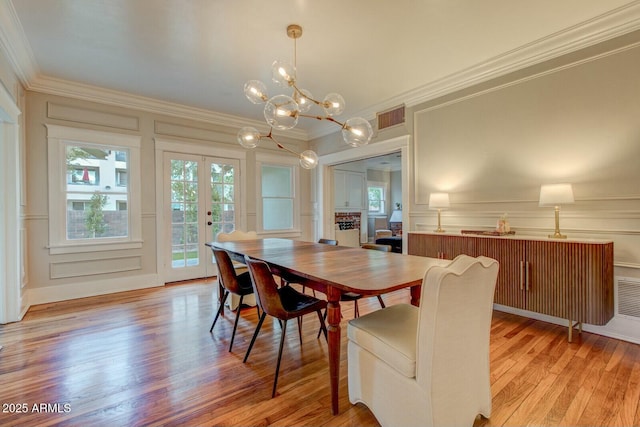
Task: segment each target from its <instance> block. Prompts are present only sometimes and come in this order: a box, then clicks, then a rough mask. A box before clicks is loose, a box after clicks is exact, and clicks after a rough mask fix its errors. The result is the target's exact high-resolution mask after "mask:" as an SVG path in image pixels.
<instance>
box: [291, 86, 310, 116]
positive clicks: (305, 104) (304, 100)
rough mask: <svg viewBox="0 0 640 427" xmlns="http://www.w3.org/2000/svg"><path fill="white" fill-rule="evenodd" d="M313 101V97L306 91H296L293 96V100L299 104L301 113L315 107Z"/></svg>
mask: <svg viewBox="0 0 640 427" xmlns="http://www.w3.org/2000/svg"><path fill="white" fill-rule="evenodd" d="M311 99H313V95H312V94H311V92H309V91H308V90H306V89H300V90H296V91H295V92H294V94H293V100H294V101H296V102H297V103H298V108H299V109H300V112H301V113H306V112H307V111H309V110H310V109H311V106H313V102H312V101H310V100H311Z"/></svg>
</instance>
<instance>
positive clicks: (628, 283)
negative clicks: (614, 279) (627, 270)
mask: <svg viewBox="0 0 640 427" xmlns="http://www.w3.org/2000/svg"><path fill="white" fill-rule="evenodd" d="M618 314H623V315H625V316H632V317H637V318H638V319H640V279H632V278H629V277H618Z"/></svg>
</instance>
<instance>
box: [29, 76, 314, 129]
mask: <svg viewBox="0 0 640 427" xmlns="http://www.w3.org/2000/svg"><path fill="white" fill-rule="evenodd" d="M27 89H28V90H31V91H35V92H41V93H47V94H50V95H58V96H65V97H69V98H75V99H80V100H84V101H91V102H97V103H100V104H107V105H114V106H117V107H122V108H128V109H136V110H142V111H146V112H150V113H156V114H161V115H165V116H172V117H179V118H184V119H190V120H197V121H201V122H206V123H210V124H214V125H219V126H225V127H238V128H241V127H244V126H254V127H256V128H258V129H260V128H265V127H266V126H267V125H266V124H265V122H262V121H257V120H250V119H247V118H244V117H239V116H233V115H231V114H224V113H220V112H216V111H211V110H206V109H203V108H196V107H190V106H187V105H182V104H176V103H173V102H167V101H162V100H158V99H154V98H148V97H144V96H139V95H133V94H131V93H127V92H121V91H116V90H112V89H105V88H101V87H97V86H92V85H87V84H83V83H78V82H72V81H68V80H63V79H57V78H53V77H46V76H38V77H37V78H35V79H34V80H33V81H31V82H30V83H29V85H28V86H27ZM274 134H276V135H277V134H278V133H277V132H274ZM282 136H287V137H289V138H292V139H298V140H303V141H306V140H307V139H308V134H307V132H306V131H304V130H301V129H291V130H288V131H287V132H286V134H282Z"/></svg>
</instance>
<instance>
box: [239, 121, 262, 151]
mask: <svg viewBox="0 0 640 427" xmlns="http://www.w3.org/2000/svg"><path fill="white" fill-rule="evenodd" d="M260 138H261V136H260V132H258V130H257V129H256V128H253V127H251V126H245V127H243V128H242V129H240V130H239V131H238V143H239V144H240V145H242V146H243V147H244V148H256V147H257V146H258V143H259V142H260Z"/></svg>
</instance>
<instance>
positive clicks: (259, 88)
mask: <svg viewBox="0 0 640 427" xmlns="http://www.w3.org/2000/svg"><path fill="white" fill-rule="evenodd" d="M244 94H245V96H246V97H247V99H248V100H249V101H251V102H252V103H254V104H262V103H263V102H265V101H266V100H267V99H268V95H267V87H266V86H265V85H264V83H262V82H261V81H260V80H249V81H248V82H246V83H245V84H244Z"/></svg>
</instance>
